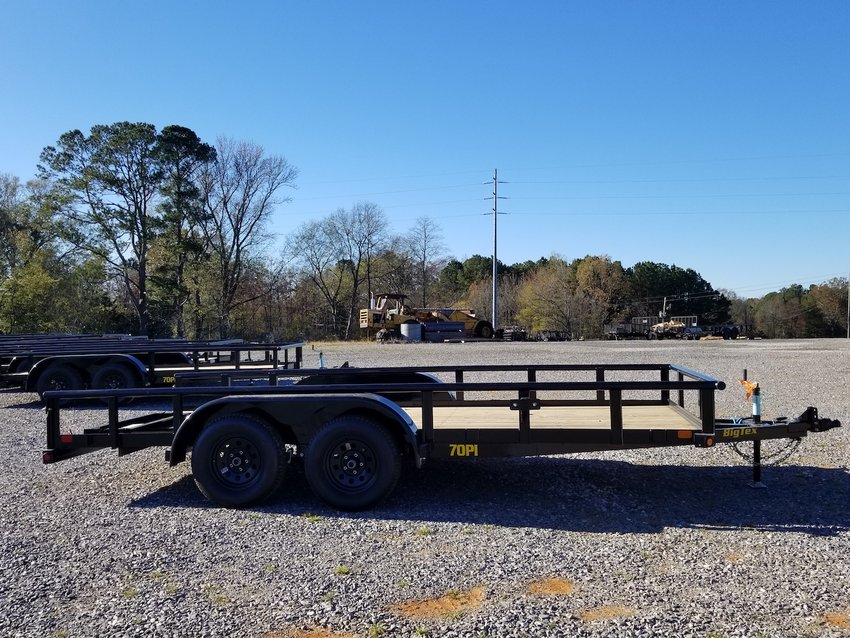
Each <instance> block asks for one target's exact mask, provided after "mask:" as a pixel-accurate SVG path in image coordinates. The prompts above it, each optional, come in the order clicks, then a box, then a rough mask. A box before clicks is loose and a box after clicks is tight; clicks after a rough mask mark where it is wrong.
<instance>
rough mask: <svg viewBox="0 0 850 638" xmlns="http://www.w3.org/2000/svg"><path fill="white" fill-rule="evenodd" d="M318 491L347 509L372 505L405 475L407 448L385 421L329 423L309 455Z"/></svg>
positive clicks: (347, 418)
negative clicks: (403, 459) (400, 445)
mask: <svg viewBox="0 0 850 638" xmlns="http://www.w3.org/2000/svg"><path fill="white" fill-rule="evenodd" d="M304 472H305V474H306V476H307V482H308V483H309V484H310V488H311V489H312V490H313V493H314V494H316V496H318V497H319V498H321V499H322V500H324V501H325V502H326V503H328V504H330V505H332V506H333V507H335V508H337V509H340V510H345V511H357V510H362V509H366V508H368V507H371V506H373V505H375V504H376V503H379V502H380V501H382V500H383V499H385V498H386V497H387V496H389V494H390V493H391V492H392V491H393V489H394V488H395V486H396V483H397V482H398V478H399V475H400V474H401V453H400V451H399V448H398V445H397V443H396V441H395V439H394V438H393V437H392V435H391V434H390V433H389V432H388V431H387V429H386V428H385V427H384V426H383V425H381V424H380V423H376V422H374V421H371V420H368V419H365V418H362V417H357V416H342V417H338V418H336V419H332V420H331V421H328V422H327V423H325V425H323V426H322V428H321V429H320V430H319V431H318V432H317V433H316V434H315V436H313V438H312V440H311V441H310V443H309V445H308V446H307V451H306V453H305V455H304Z"/></svg>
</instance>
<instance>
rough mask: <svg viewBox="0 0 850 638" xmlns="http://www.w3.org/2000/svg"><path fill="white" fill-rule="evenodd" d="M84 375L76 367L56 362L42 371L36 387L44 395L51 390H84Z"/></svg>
mask: <svg viewBox="0 0 850 638" xmlns="http://www.w3.org/2000/svg"><path fill="white" fill-rule="evenodd" d="M82 388H83V377H82V375H81V374H80V373H79V372H78V371H77V369H76V368H74V367H72V366H70V365H68V364H65V363H54V364H52V365H50V366H48V367H47V369H46V370H45V371H44V372H42V373H41V374H40V375H39V377H38V381H37V383H36V386H35V389H36V392H38V396H40V397H43V396H44V393H45V392H47V391H49V390H82Z"/></svg>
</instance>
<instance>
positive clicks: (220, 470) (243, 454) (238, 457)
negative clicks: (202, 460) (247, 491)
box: [212, 437, 262, 488]
mask: <svg viewBox="0 0 850 638" xmlns="http://www.w3.org/2000/svg"><path fill="white" fill-rule="evenodd" d="M212 463H213V476H215V477H216V479H217V480H218V481H219V482H220V483H221V484H222V485H224V486H226V487H228V488H239V487H244V486H246V485H250V484H251V483H252V482H254V481H255V480H256V479H257V477H258V476H259V475H260V470H261V469H262V465H261V464H260V451H259V450H258V449H257V446H256V445H254V444H253V443H252V442H251V441H249V440H248V439H246V438H245V437H234V438H229V439H225V440H223V441H222V442H221V443H219V444H218V445H217V446H216V448H215V451H214V452H213V458H212Z"/></svg>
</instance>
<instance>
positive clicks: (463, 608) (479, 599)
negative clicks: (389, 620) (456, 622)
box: [389, 585, 487, 618]
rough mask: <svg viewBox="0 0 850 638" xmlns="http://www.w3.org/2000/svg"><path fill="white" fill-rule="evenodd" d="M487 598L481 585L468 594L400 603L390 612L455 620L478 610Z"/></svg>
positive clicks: (467, 592)
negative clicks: (454, 618)
mask: <svg viewBox="0 0 850 638" xmlns="http://www.w3.org/2000/svg"><path fill="white" fill-rule="evenodd" d="M486 597H487V592H486V589H485V588H484V586H483V585H481V586H478V587H474V588H473V589H470V590H469V591H466V592H449V593H448V594H446V595H445V596H441V597H439V598H426V599H425V600H411V601H408V602H404V603H398V604H396V605H392V606H391V607H390V608H389V610H390V611H391V612H394V613H397V614H400V615H402V616H404V617H406V618H453V617H457V616H460V615H463V614H466V613H468V612H473V611H476V610H478V609H479V608H480V607H481V605H482V604H483V603H484V599H485V598H486Z"/></svg>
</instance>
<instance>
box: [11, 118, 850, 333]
mask: <svg viewBox="0 0 850 638" xmlns="http://www.w3.org/2000/svg"><path fill="white" fill-rule="evenodd" d="M297 176H298V171H297V168H296V167H295V166H293V165H292V164H290V163H289V161H288V160H287V159H286V158H285V157H281V156H276V155H269V154H267V153H266V152H265V151H264V149H263V148H262V147H260V146H259V145H256V144H253V143H249V142H240V141H236V140H233V139H229V138H224V137H222V138H219V139H218V140H216V142H215V143H214V144H209V143H206V142H204V141H202V140H201V139H200V138H199V137H198V135H197V134H196V133H195V132H194V131H192V130H191V129H188V128H186V127H183V126H176V125H175V126H167V127H165V128H163V129H162V130H161V131H158V130H157V129H156V127H155V126H154V125H151V124H146V123H130V122H118V123H115V124H111V125H97V126H94V127H92V128H91V130H90V131H89V133H88V134H84V133H82V132H81V131H79V130H73V131H69V132H67V133H65V134H63V135H62V136H60V138H59V139H58V141H57V142H56V143H55V144H54V145H51V146H47V147H45V148H44V150H43V151H42V153H41V157H40V163H39V166H38V169H37V176H36V177H35V178H34V179H32V180H30V181H27V182H26V183H23V182H21V180H20V179H19V178H17V177H15V176H10V175H0V331H3V332H8V333H27V332H102V333H135V334H147V335H151V336H159V337H168V336H176V337H189V338H228V337H242V338H248V339H268V340H301V339H325V338H339V339H356V338H360V337H361V332H360V329H359V325H358V316H359V310H360V309H361V308H365V307H367V306H368V304H369V302H370V297H372V296H374V295H376V294H379V293H382V292H401V293H404V294H407V295H408V296H409V297H410V300H411V305H414V306H420V307H429V306H431V307H448V306H454V307H465V308H473V309H477V310H478V311H479V312H478V314H479V316H482V317H484V318H486V319H488V320H490V321H491V322H492V323H493V324H494V325H495V326H497V327H500V326H512V325H517V326H522V327H524V328H525V329H527V330H529V331H531V332H532V333H535V332H544V331H558V332H561V333H563V334H566V335H569V336H572V337H583V338H588V339H592V338H600V337H602V336H604V329H603V326H604V325H605V324H606V323H612V322H619V321H626V320H628V319H629V318H630V317H632V316H658V314H659V312H660V311H661V310H662V307H663V308H664V310H666V312H667V315H668V316H673V315H698V316H699V318H700V323H702V324H720V323H726V322H732V323H736V324H739V325H745V326H748V327H749V328H750V329H751V330H752V331H753V332H754V333H757V334H762V335H763V336H767V337H819V336H827V337H835V336H844V335H846V331H847V317H846V308H847V280H846V279H834V280H831V281H828V282H824V283H823V284H820V285H816V286H810V287H808V288H804V287H802V286H799V285H794V286H790V287H788V288H784V289H782V290H781V291H778V292H774V293H770V294H768V295H766V296H764V297H762V298H760V299H742V298H739V297H737V296H736V295H734V294H732V293H730V292H725V291H716V290H714V289H713V288H712V286H711V284H710V283H709V282H707V281H705V280H704V279H703V278H702V276H700V275H699V273H697V272H695V271H694V270H692V269H687V268H680V267H678V266H675V265H673V266H671V265H667V264H663V263H655V262H641V263H638V264H635V265H634V266H631V267H628V268H626V267H623V266H622V264H621V263H620V262H618V261H614V260H612V259H611V258H610V257H608V256H605V255H600V256H586V257H583V258H577V259H572V260H568V259H566V258H563V257H561V256H558V255H553V256H549V257H541V258H540V259H538V260H537V261H526V262H522V263H517V264H513V265H505V264H502V263H498V264H497V270H498V276H499V280H500V281H499V287H498V288H499V296H500V299H499V304H498V308H499V317H496V318H492V317H489V316H488V314H489V309H490V308H491V294H492V292H491V291H492V260H491V258H489V257H482V256H480V255H473V256H472V257H470V258H467V259H465V260H463V261H459V260H457V259H454V258H451V257H450V256H448V255H446V249H445V244H444V237H443V234H442V230H441V228H440V227H439V225H438V224H436V223H435V222H434V221H433V220H432V219H430V218H427V217H421V218H419V219H417V220H416V222H415V223H414V224H413V225H412V227H411V228H410V229H408V231H407V232H405V233H402V234H394V233H392V232H391V231H390V224H389V222H388V220H387V218H386V216H385V214H384V213H383V211H382V210H381V208H380V206H378V205H377V204H376V203H374V202H357V203H354V204H353V205H352V206H351V207H349V208H340V209H338V210H335V211H331V212H329V213H328V214H327V215H325V216H324V217H322V218H320V219H315V220H311V221H308V222H306V223H304V224H302V225H301V227H299V228H298V229H297V230H296V231H295V232H294V233H292V234H291V235H289V236H288V237H286V238H284V241H283V244H282V246H280V245H279V244H277V245H276V244H275V242H274V241H273V240H274V238H273V236H272V235H271V234H270V232H269V229H268V221H269V219H270V216H271V215H272V214H273V213H274V212H275V211H276V210H278V207H279V206H281V205H283V204H285V203H287V202H288V201H290V199H291V198H290V196H289V193H290V189H293V188H295V187H296V179H297ZM665 302H666V303H665Z"/></svg>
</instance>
